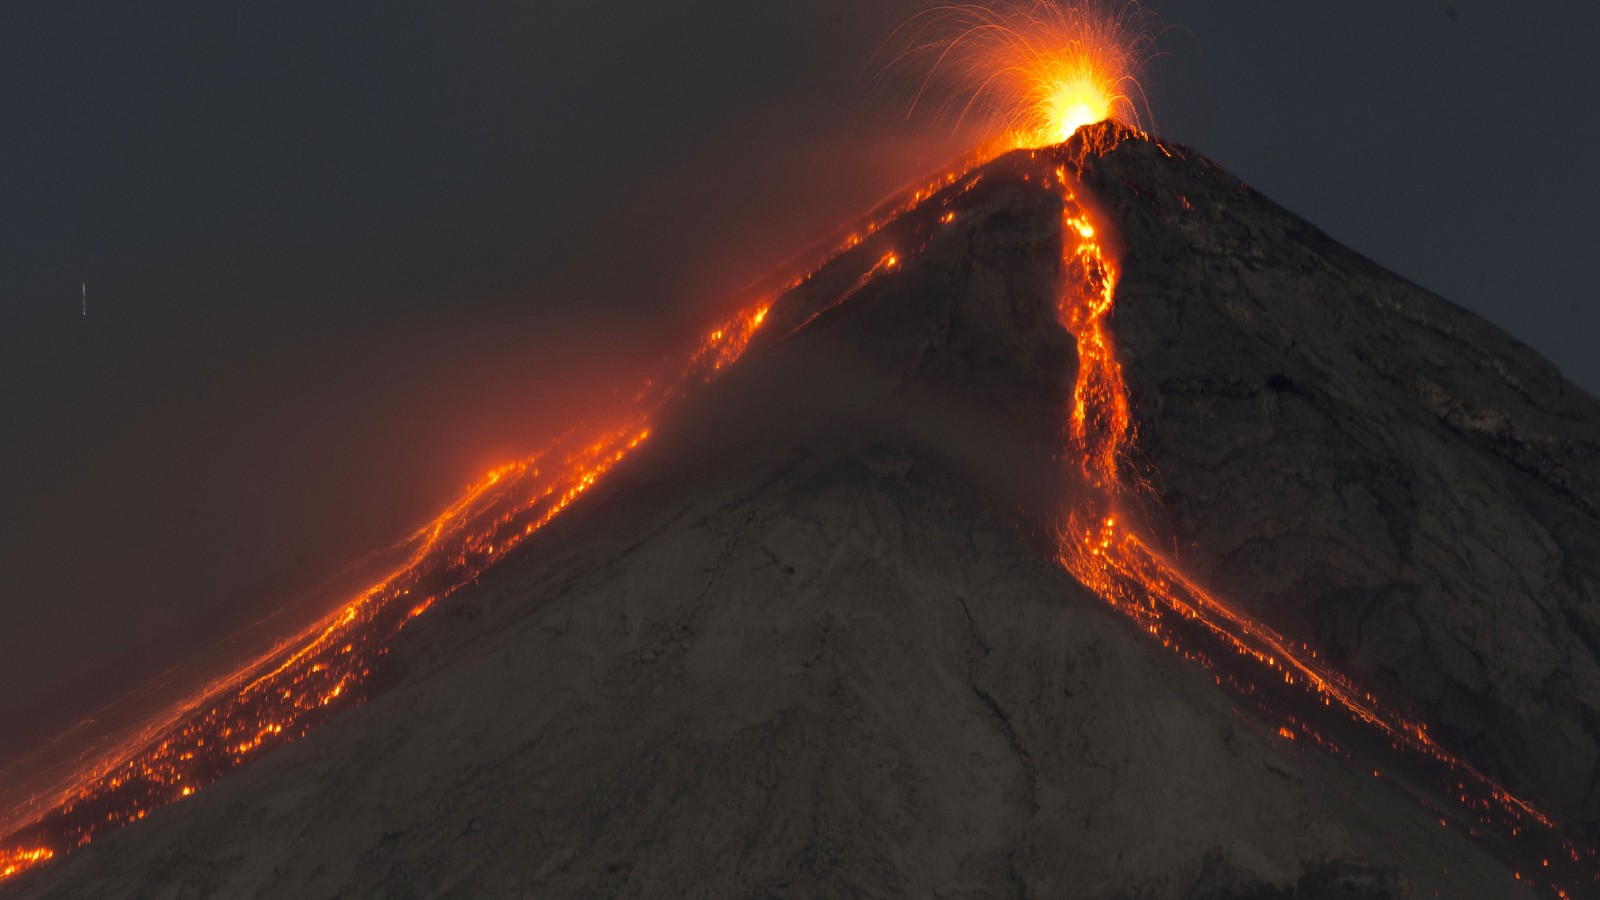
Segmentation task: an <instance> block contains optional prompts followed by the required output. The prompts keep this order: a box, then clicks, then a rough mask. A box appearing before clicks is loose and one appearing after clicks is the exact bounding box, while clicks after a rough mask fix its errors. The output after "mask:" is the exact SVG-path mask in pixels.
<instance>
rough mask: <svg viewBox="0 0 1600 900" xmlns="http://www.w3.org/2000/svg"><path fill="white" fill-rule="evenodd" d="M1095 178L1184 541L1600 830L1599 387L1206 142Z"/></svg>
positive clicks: (1550, 802) (1459, 745) (1210, 570)
mask: <svg viewBox="0 0 1600 900" xmlns="http://www.w3.org/2000/svg"><path fill="white" fill-rule="evenodd" d="M1186 156H1187V157H1188V158H1185V157H1186ZM1085 180H1086V183H1087V184H1088V185H1089V186H1090V187H1091V188H1092V190H1093V192H1094V193H1095V195H1096V196H1097V198H1098V199H1099V200H1100V201H1101V203H1102V204H1103V206H1104V207H1105V209H1106V212H1107V213H1108V215H1109V217H1110V218H1111V219H1112V220H1113V221H1114V222H1115V223H1116V225H1117V227H1118V229H1119V230H1120V232H1121V236H1122V239H1123V242H1124V245H1125V248H1126V251H1125V253H1124V255H1123V280H1122V282H1121V285H1120V287H1119V289H1118V297H1117V305H1116V309H1115V312H1114V314H1113V319H1112V328H1113V330H1114V332H1115V333H1116V335H1117V336H1118V339H1119V343H1120V345H1121V348H1122V351H1123V356H1124V361H1125V363H1126V368H1127V373H1128V378H1129V381H1130V385H1131V388H1132V394H1133V398H1134V402H1135V406H1136V418H1137V424H1138V429H1139V437H1138V441H1137V444H1138V447H1139V448H1140V450H1141V451H1142V452H1143V459H1142V460H1141V462H1142V463H1143V465H1144V466H1145V467H1146V470H1145V473H1144V474H1145V475H1146V477H1147V478H1148V479H1149V480H1150V482H1151V483H1152V485H1153V486H1154V487H1155V488H1156V492H1157V493H1158V494H1159V496H1160V500H1161V506H1162V507H1163V508H1164V509H1165V510H1166V512H1167V513H1168V514H1170V519H1169V523H1170V534H1171V536H1172V539H1173V540H1174V542H1175V546H1176V548H1177V550H1178V556H1179V558H1180V559H1181V560H1183V561H1184V562H1185V563H1187V564H1188V566H1189V569H1190V571H1191V572H1192V574H1194V575H1195V576H1197V577H1198V578H1199V579H1200V580H1201V581H1203V582H1205V583H1207V584H1209V585H1210V586H1211V587H1213V588H1215V589H1217V590H1219V591H1220V592H1221V593H1223V594H1224V595H1226V596H1228V597H1229V598H1231V599H1232V600H1233V601H1234V602H1235V603H1237V604H1239V605H1240V606H1241V607H1244V608H1246V609H1248V610H1249V611H1250V612H1252V613H1253V614H1255V615H1256V616H1258V617H1260V618H1261V619H1263V620H1265V621H1266V622H1268V623H1269V624H1272V625H1273V626H1275V627H1277V628H1278V629H1279V630H1281V631H1284V632H1286V633H1287V634H1289V635H1290V636H1291V637H1294V638H1297V639H1301V640H1305V641H1307V642H1309V643H1310V644H1312V645H1313V646H1315V647H1317V648H1320V649H1321V650H1322V652H1323V653H1324V654H1325V655H1327V656H1328V657H1329V658H1330V660H1331V661H1332V662H1333V663H1334V664H1335V665H1336V666H1338V667H1339V668H1342V669H1344V670H1345V671H1346V672H1347V673H1348V674H1351V675H1353V676H1355V677H1356V678H1357V679H1358V680H1359V681H1360V682H1362V683H1364V684H1365V685H1367V686H1369V687H1370V688H1373V689H1374V690H1375V691H1376V692H1377V693H1379V694H1380V695H1381V696H1383V697H1385V698H1386V699H1388V700H1390V701H1391V702H1396V703H1400V704H1402V705H1404V706H1405V707H1406V708H1407V709H1408V710H1409V711H1410V712H1412V713H1413V714H1414V715H1415V717H1416V718H1418V719H1420V720H1421V721H1423V722H1427V723H1431V725H1432V726H1433V732H1434V735H1435V737H1437V738H1438V739H1440V741H1441V742H1442V743H1444V744H1445V745H1446V746H1448V747H1450V748H1451V749H1452V750H1453V751H1455V752H1457V753H1459V754H1461V755H1462V756H1464V757H1466V758H1467V759H1468V760H1469V761H1471V762H1472V763H1474V764H1475V765H1476V766H1478V767H1479V768H1480V769H1482V770H1484V771H1486V772H1487V773H1488V774H1490V775H1492V776H1494V777H1495V778H1496V779H1497V780H1499V781H1500V782H1501V783H1502V784H1504V785H1505V786H1506V787H1508V788H1510V789H1512V790H1513V791H1516V792H1518V793H1520V794H1522V795H1523V796H1525V797H1528V798H1530V799H1533V800H1534V801H1536V802H1537V803H1539V804H1540V805H1541V806H1543V807H1544V808H1546V809H1547V810H1549V811H1552V812H1553V813H1554V814H1555V815H1556V816H1557V817H1558V818H1560V819H1562V820H1565V821H1567V822H1569V823H1581V824H1582V825H1583V826H1586V827H1587V828H1588V829H1589V833H1590V835H1591V837H1592V836H1593V835H1594V834H1595V832H1594V831H1593V829H1594V828H1595V827H1596V826H1600V718H1597V712H1600V664H1597V656H1596V654H1597V652H1600V402H1597V401H1596V400H1595V399H1594V398H1592V397H1589V396H1588V395H1586V394H1584V393H1583V392H1582V391H1581V390H1579V389H1578V388H1576V387H1574V386H1573V385H1571V384H1570V383H1568V382H1567V381H1566V380H1564V379H1563V378H1562V377H1561V375H1560V373H1559V372H1558V371H1557V370H1556V368H1555V367H1554V366H1552V365H1551V364H1550V363H1548V362H1546V361H1545V360H1543V359H1542V358H1540V357H1539V356H1538V355H1537V354H1535V353H1534V352H1533V351H1531V350H1529V349H1528V348H1527V347H1524V346H1522V345H1521V344H1518V343H1517V342H1516V341H1514V340H1512V339H1511V338H1510V337H1509V336H1507V335H1506V334H1505V333H1504V332H1503V331H1501V330H1500V329H1498V328H1496V327H1494V326H1493V325H1490V324H1489V323H1487V322H1485V321H1483V320H1482V319H1481V318H1479V317H1477V316H1475V315H1473V314H1471V313H1469V312H1467V311H1466V310H1463V309H1461V308H1460V307H1457V306H1455V305H1453V304H1451V303H1448V302H1446V301H1444V300H1442V299H1440V298H1438V297H1436V296H1434V295H1432V294H1429V293H1428V292H1426V291H1424V290H1422V289H1420V288H1418V287H1416V286H1414V285H1412V284H1410V283H1408V282H1406V281H1404V280H1402V279H1400V278H1398V277H1396V276H1395V275H1393V274H1391V273H1389V272H1387V271H1385V270H1383V269H1382V268H1380V267H1378V266H1376V265H1374V264H1373V263H1371V262H1369V261H1367V260H1365V259H1363V258H1361V257H1360V256H1358V255H1356V254H1354V253H1352V252H1350V251H1349V250H1347V249H1345V248H1343V247H1341V246H1340V245H1338V244H1336V243H1334V242H1333V241H1332V240H1330V239H1329V238H1328V237H1326V236H1325V235H1323V234H1321V233H1320V232H1318V231H1317V230H1316V229H1314V228H1312V227H1311V226H1309V225H1308V224H1307V223H1305V222H1304V221H1303V220H1300V219H1298V218H1297V217H1295V216H1294V215H1292V214H1290V213H1288V212H1286V211H1284V210H1283V209H1281V208H1279V207H1277V206H1276V205H1274V204H1273V203H1271V202H1270V201H1268V200H1267V199H1265V198H1263V197H1262V196H1261V195H1259V194H1257V193H1255V192H1253V191H1251V190H1249V189H1248V188H1246V187H1245V186H1243V185H1242V184H1240V182H1239V181H1238V179H1236V178H1234V177H1232V176H1230V175H1229V174H1228V173H1226V172H1224V171H1223V170H1221V169H1219V168H1217V167H1216V166H1214V165H1213V164H1211V163H1209V162H1208V161H1206V160H1205V159H1203V158H1201V157H1199V156H1195V155H1192V154H1188V153H1186V152H1184V151H1182V150H1180V149H1178V148H1171V149H1163V148H1162V147H1159V146H1157V145H1155V144H1153V143H1150V142H1146V141H1125V142H1123V143H1122V144H1120V145H1119V146H1118V147H1116V149H1114V150H1112V151H1110V152H1109V153H1107V154H1106V155H1104V156H1098V157H1091V158H1090V159H1089V160H1088V161H1087V164H1086V170H1085ZM1484 227H1486V228H1487V227H1495V223H1490V222H1485V223H1484ZM1528 264H1529V265H1530V266H1531V265H1537V261H1536V260H1529V263H1528ZM1530 302H1531V301H1530Z"/></svg>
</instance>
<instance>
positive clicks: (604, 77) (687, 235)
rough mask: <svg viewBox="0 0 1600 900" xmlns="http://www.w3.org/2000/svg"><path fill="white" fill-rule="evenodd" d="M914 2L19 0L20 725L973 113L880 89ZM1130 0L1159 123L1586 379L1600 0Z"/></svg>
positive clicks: (81, 700) (272, 594) (254, 587)
mask: <svg viewBox="0 0 1600 900" xmlns="http://www.w3.org/2000/svg"><path fill="white" fill-rule="evenodd" d="M920 6H921V4H919V3H918V2H917V0H872V2H864V0H808V2H799V0H792V2H771V3H750V2H746V0H737V2H736V0H696V2H694V3H653V4H646V3H639V2H636V0H628V2H621V0H612V2H606V0H599V2H592V3H571V4H549V3H540V4H534V3H527V2H518V3H511V2H495V3H463V4H437V3H421V2H394V0H364V2H359V3H340V2H328V0H320V2H300V0H290V2H282V3H275V4H271V5H270V6H268V5H263V4H255V3H244V2H237V0H207V2H187V3H176V2H165V0H157V2H154V3H146V4H125V3H115V4H114V3H88V2H71V0H63V2H50V3H44V2H31V3H30V2H23V3H11V4H6V5H4V6H3V7H0V84H4V85H5V89H4V91H3V92H0V417H3V418H0V421H3V422H4V423H5V426H4V431H3V432H0V576H3V577H0V684H3V685H5V686H6V687H7V689H6V690H4V691H0V721H7V722H17V723H19V725H18V727H15V728H10V729H9V730H7V731H5V733H0V758H3V757H4V755H5V753H6V752H8V750H9V749H11V748H13V747H14V746H15V745H16V744H18V743H22V742H25V741H26V740H27V739H28V738H29V737H30V736H31V735H33V734H34V733H36V732H37V733H48V732H50V731H52V730H53V729H55V728H57V727H58V726H59V724H60V723H61V721H65V720H64V719H61V717H60V715H52V714H51V713H50V710H55V711H56V712H57V713H62V711H65V712H67V713H73V714H75V713H77V712H79V711H81V710H82V709H84V708H85V705H86V704H87V703H89V702H90V701H91V700H98V699H102V698H104V697H106V696H108V695H109V694H110V693H112V692H114V691H115V690H117V689H120V688H121V687H122V686H124V685H126V684H127V683H129V681H130V679H137V678H140V677H143V676H144V675H147V674H148V673H150V672H152V671H154V670H155V669H156V668H158V667H161V666H164V665H168V664H170V663H172V662H173V661H178V660H182V659H184V658H186V657H187V656H188V655H189V654H190V653H191V652H192V649H191V648H193V647H195V646H197V645H203V644H207V643H210V642H213V641H215V640H216V639H217V638H218V637H219V636H220V635H222V634H225V633H228V632H230V631H231V630H233V629H234V628H236V627H238V626H239V625H240V624H241V623H244V622H248V621H251V620H254V619H256V618H259V617H260V616H262V615H264V614H265V613H266V612H268V611H270V610H273V609H276V608H279V607H280V606H282V605H284V604H285V603H287V602H289V599H290V598H301V599H302V602H304V603H308V604H310V605H312V606H317V605H319V604H320V605H331V604H332V603H333V602H334V600H335V599H337V598H336V597H335V596H332V595H330V594H328V592H327V591H326V590H322V591H318V590H314V589H313V588H314V587H315V586H316V585H318V584H321V583H323V581H324V579H328V578H336V579H337V577H338V573H339V572H340V569H341V567H342V566H343V565H344V564H345V563H347V562H349V561H350V560H352V559H354V558H356V557H358V556H359V555H360V554H362V553H363V552H365V551H367V550H370V549H373V548H375V547H378V546H381V545H384V544H386V543H387V542H389V541H390V540H392V539H394V538H396V537H398V536H399V535H400V534H401V533H403V532H404V531H405V530H406V529H407V528H408V526H411V525H413V524H415V523H416V522H417V521H418V520H420V519H421V518H424V517H425V516H426V515H427V514H428V512H429V511H430V510H432V509H433V508H435V507H436V506H438V505H440V504H441V503H442V502H444V501H445V500H446V499H448V498H449V496H450V495H451V494H452V493H453V492H454V491H455V490H456V489H458V488H459V487H460V486H461V485H463V484H465V483H466V482H468V481H469V480H471V479H472V478H473V477H474V476H475V475H476V474H477V473H478V472H479V471H480V470H481V469H482V468H484V467H485V466H486V465H488V464H490V463H492V462H495V461H497V460H499V459H503V458H505V457H507V456H510V455H513V454H517V453H519V452H523V451H526V450H527V449H529V448H531V447H533V446H536V445H537V443H538V440H539V438H540V436H541V435H544V434H548V433H550V432H551V431H553V430H555V429H557V428H559V427H560V425H561V424H562V423H564V422H565V421H568V420H570V418H571V417H572V416H574V415H577V414H578V412H579V411H581V410H583V409H585V408H587V407H588V406H590V405H591V404H594V403H603V402H605V401H606V400H607V398H609V397H610V396H611V395H612V393H613V392H614V391H615V390H617V389H619V388H622V387H624V386H626V385H627V384H628V383H629V381H630V379H631V377H632V375H633V374H635V373H637V372H638V371H639V369H640V367H641V366H642V365H643V364H644V363H645V362H648V361H649V360H650V359H653V358H654V355H655V354H658V353H659V352H661V349H662V348H663V347H664V346H666V343H665V342H666V341H667V340H668V339H669V338H670V337H671V336H673V335H681V334H682V333H683V331H684V329H685V328H689V327H692V326H694V325H696V324H697V323H699V322H700V321H702V320H703V318H704V316H705V314H706V311H707V310H708V309H710V308H713V307H714V305H715V302H716V301H717V300H718V299H719V298H721V297H723V296H724V295H726V294H727V293H729V292H730V291H732V290H734V289H735V288H737V287H739V286H741V285H742V284H744V283H745V282H747V281H748V280H750V279H752V278H754V277H756V276H758V275H760V274H762V273H763V272H765V271H766V270H767V269H768V268H770V267H771V266H772V265H773V264H774V263H776V262H777V261H779V260H781V259H782V258H783V256H784V255H785V254H786V253H787V252H788V251H791V250H794V249H796V248H797V247H798V246H799V245H800V244H802V243H803V242H805V241H806V240H807V239H809V238H812V237H815V236H816V235H818V234H820V233H821V232H823V231H825V230H826V229H827V228H828V227H829V226H831V225H833V224H836V223H837V222H839V221H841V220H842V219H843V218H844V217H845V216H847V215H849V214H851V213H853V212H856V211H859V210H860V209H862V208H863V207H865V206H867V205H869V204H870V203H871V202H872V201H873V200H875V199H877V198H878V197H879V196H881V195H882V194H884V193H886V192H887V191H889V190H890V189H892V188H894V187H896V186H897V185H899V184H900V183H903V182H906V181H909V180H911V179H913V178H915V177H916V176H918V175H920V174H922V173H923V172H924V171H925V170H928V169H931V168H932V167H933V166H935V165H937V164H938V163H940V162H942V161H943V160H944V159H946V158H947V157H948V156H949V155H951V154H953V152H954V151H955V150H956V149H958V148H957V146H956V145H955V144H954V143H952V142H951V141H949V140H947V139H945V140H941V139H940V138H939V137H937V136H930V133H929V132H928V129H929V128H930V127H931V125H930V124H929V123H908V122H906V121H904V120H903V119H902V118H901V116H900V115H899V113H898V109H897V108H896V107H895V106H893V105H892V104H890V103H880V104H877V105H872V104H868V103H867V102H865V100H864V99H863V98H864V97H865V96H866V95H867V94H868V93H869V92H870V91H869V90H868V88H870V82H869V81H866V80H864V79H863V72H864V71H865V70H867V69H868V68H869V65H868V59H869V57H870V56H871V54H872V52H873V50H874V48H875V47H876V46H877V44H878V42H879V40H880V39H881V38H882V37H883V35H884V34H885V33H886V32H887V31H888V29H889V28H890V27H891V26H892V25H893V24H894V23H895V22H896V21H898V20H900V19H901V18H903V17H904V16H905V15H907V14H909V13H910V12H913V11H915V10H916V9H918V8H920ZM1149 7H1150V8H1151V9H1152V10H1153V11H1154V12H1155V13H1157V14H1158V15H1159V16H1160V18H1161V19H1162V20H1163V21H1164V22H1165V23H1167V24H1168V25H1169V26H1170V27H1169V30H1168V31H1167V32H1166V33H1165V34H1164V35H1163V38H1162V41H1161V44H1162V47H1163V48H1164V50H1165V51H1166V54H1167V55H1166V56H1165V57H1164V58H1163V59H1162V60H1160V61H1159V62H1158V63H1157V65H1156V66H1155V68H1154V70H1153V72H1152V73H1151V76H1150V78H1149V79H1148V82H1149V84H1148V86H1149V89H1150V94H1151V99H1152V103H1153V105H1154V111H1155V114H1156V117H1157V122H1156V124H1157V127H1158V130H1159V131H1160V132H1161V133H1163V134H1164V135H1166V136H1168V137H1171V138H1174V139H1177V140H1181V141H1184V142H1188V143H1192V144H1195V145H1196V146H1198V147H1199V148H1200V149H1201V150H1202V151H1203V152H1205V153H1207V154H1208V155H1210V156H1211V157H1212V158H1214V159H1216V160H1217V161H1219V162H1221V163H1222V164H1223V165H1225V166H1228V167H1229V168H1231V169H1233V170H1234V171H1235V172H1236V173H1238V174H1239V175H1240V176H1241V177H1243V178H1245V179H1246V180H1247V181H1249V182H1251V183H1252V184H1253V185H1255V186H1256V187H1258V188H1260V189H1262V190H1264V191H1265V192H1267V193H1268V194H1269V195H1271V196H1273V197H1274V198H1275V199H1277V200H1278V201H1280V202H1282V203H1283V204H1284V205H1286V206H1288V207H1290V208H1291V209H1294V210H1295V211H1297V212H1299V213H1301V214H1302V215H1304V216H1306V217H1307V218H1309V219H1310V220H1312V221H1313V222H1315V223H1317V224H1318V225H1320V226H1322V227H1323V228H1324V229H1325V230H1327V231H1328V232H1330V233H1331V234H1332V235H1334V236H1335V237H1336V238H1339V239H1341V240H1343V241H1344V242H1346V243H1348V244H1349V245H1351V246H1352V247H1354V248H1356V249H1358V250H1360V251H1362V252H1364V253H1366V254H1368V255H1369V256H1371V257H1373V258H1374V259H1376V260H1378V261H1379V262H1381V263H1383V264H1385V265H1387V266H1389V267H1390V268H1392V269H1394V270H1396V271H1397V272H1399V273H1401V274H1402V275H1405V276H1407V277H1409V278H1411V279H1413V280H1415V281H1417V282H1419V283H1420V284H1422V285H1424V286H1426V287H1428V288H1431V289H1433V290H1435V291H1437V292H1439V293H1441V294H1443V295H1445V296H1446V297H1449V298H1451V299H1453V300H1456V301H1457V302H1459V303H1462V304H1463V305H1466V306H1468V307H1469V308H1472V309H1474V310H1476V311H1478V312H1480V313H1481V314H1483V315H1485V316H1487V317H1488V318H1490V319H1491V320H1493V321H1495V322H1497V323H1499V324H1500V325H1502V326H1504V327H1506V328H1507V329H1508V330H1510V331H1511V332H1512V333H1513V334H1515V335H1516V336H1518V337H1520V338H1522V339H1523V340H1524V341H1526V342H1528V343H1530V344H1532V345H1533V346H1534V347H1535V348H1537V349H1539V350H1540V351H1541V352H1543V353H1544V354H1545V355H1547V356H1548V357H1550V358H1551V359H1553V360H1554V361H1555V362H1556V363H1557V364H1559V365H1560V366H1561V367H1562V369H1563V370H1564V371H1566V373H1567V374H1568V376H1569V377H1570V378H1572V379H1573V380H1575V381H1576V382H1578V383H1579V384H1580V385H1582V386H1584V387H1585V388H1587V389H1588V390H1590V391H1592V392H1593V391H1597V390H1600V356H1597V355H1596V354H1594V353H1593V352H1592V350H1591V349H1590V346H1591V344H1592V342H1593V341H1594V339H1595V337H1596V336H1597V335H1600V304H1597V303H1596V302H1595V301H1596V299H1597V297H1596V289H1595V287H1594V282H1593V279H1592V277H1591V273H1590V270H1591V268H1592V262H1591V260H1592V259H1593V258H1594V256H1593V253H1594V251H1593V249H1592V248H1594V247H1595V246H1597V245H1600V219H1597V218H1596V217H1595V215H1594V214H1593V212H1592V211H1591V210H1590V208H1589V206H1590V204H1592V202H1593V201H1594V199H1595V198H1596V197H1600V175H1597V169H1596V167H1595V166H1594V165H1593V164H1592V163H1591V162H1590V160H1589V154H1590V153H1591V152H1592V148H1594V147H1595V146H1600V125H1597V116H1596V114H1595V113H1594V104H1593V100H1592V94H1593V92H1594V91H1595V90H1596V88H1600V62H1597V59H1600V55H1597V54H1595V53H1594V52H1593V50H1592V46H1591V45H1592V43H1593V39H1594V36H1595V35H1596V34H1600V6H1597V5H1595V4H1593V3H1590V2H1588V0H1526V2H1524V0H1519V2H1515V3H1513V2H1510V0H1499V2H1489V0H1448V2H1412V0H1337V2H1335V0H1305V2H1293V3H1289V2H1279V3H1259V2H1248V3H1247V2H1243V0H1237V2H1224V0H1164V2H1159V3H1157V2H1152V3H1150V4H1149ZM84 282H87V284H88V294H89V300H88V303H89V314H88V316H87V317H85V316H83V315H81V314H80V288H79V286H80V284H81V283H84ZM352 577H353V576H350V575H346V576H343V579H344V581H345V582H348V581H349V580H351V578H352ZM340 583H343V582H340Z"/></svg>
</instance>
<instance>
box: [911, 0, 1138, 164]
mask: <svg viewBox="0 0 1600 900" xmlns="http://www.w3.org/2000/svg"><path fill="white" fill-rule="evenodd" d="M905 31H906V33H907V35H908V39H909V40H908V44H909V46H908V47H907V49H906V50H905V51H904V52H902V54H901V57H900V61H904V62H913V63H916V62H923V61H924V60H931V62H928V63H927V64H926V69H927V72H928V75H927V78H926V79H924V81H923V83H922V87H921V89H920V90H919V92H918V98H917V100H918V101H921V100H922V99H924V94H926V93H927V92H929V91H930V90H933V91H935V92H938V93H944V94H945V96H944V97H943V100H942V105H943V106H945V107H947V108H951V107H953V108H957V109H959V114H957V115H956V116H954V118H955V121H956V122H957V123H958V124H960V123H962V122H964V121H966V120H968V119H972V118H978V119H981V120H982V122H983V124H984V126H985V127H986V128H987V129H989V131H990V133H993V134H1001V135H1004V136H1005V137H1004V140H1003V143H1005V144H1007V145H1009V146H1010V147H1044V146H1048V145H1053V144H1060V143H1064V142H1065V141H1067V140H1068V139H1070V138H1071V137H1072V136H1073V134H1075V133H1076V132H1077V131H1078V129H1079V128H1082V127H1083V126H1085V125H1090V124H1093V123H1095V122H1102V121H1105V120H1106V119H1112V118H1115V119H1119V120H1121V121H1124V122H1132V123H1139V122H1143V121H1146V120H1148V118H1149V114H1148V113H1149V110H1148V104H1147V103H1146V102H1145V100H1144V92H1143V90H1142V89H1141V88H1140V86H1139V73H1140V71H1141V69H1142V68H1143V66H1144V63H1145V60H1146V59H1147V58H1148V57H1149V56H1150V55H1151V48H1152V45H1153V43H1154V38H1153V36H1152V34H1151V30H1150V28H1149V16H1148V15H1147V14H1145V13H1144V12H1143V11H1142V10H1141V9H1140V8H1139V6H1138V4H1137V3H1133V2H1115V0H1098V2H1096V0H1090V2H1079V3H1073V4H1064V3H1061V2H1051V0H1025V2H1021V3H1017V2H1012V3H991V4H966V5H957V6H944V7H938V8H935V9H932V10H929V11H928V12H927V13H924V14H923V15H921V16H917V17H914V18H913V19H912V20H911V21H910V22H909V23H908V25H907V27H906V29H905ZM942 76H948V79H947V80H949V81H951V82H952V83H953V85H955V86H953V87H951V88H950V89H948V91H940V90H939V88H937V87H936V85H935V79H938V78H940V77H942ZM913 106H915V103H914V104H913Z"/></svg>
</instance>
